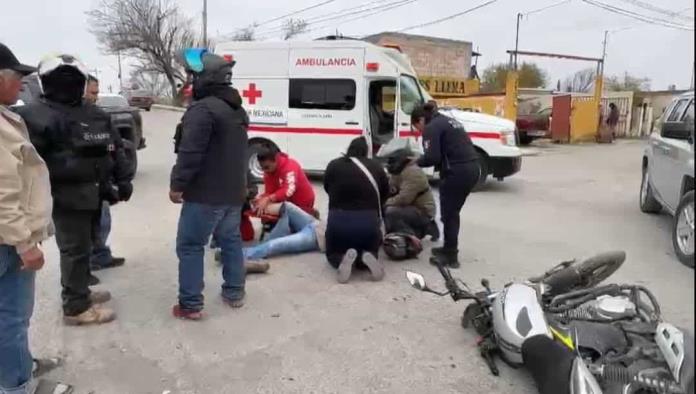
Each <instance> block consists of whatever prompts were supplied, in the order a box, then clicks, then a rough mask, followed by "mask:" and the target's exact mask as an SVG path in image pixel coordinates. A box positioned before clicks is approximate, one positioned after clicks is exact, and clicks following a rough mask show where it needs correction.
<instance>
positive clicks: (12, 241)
mask: <svg viewBox="0 0 696 394" xmlns="http://www.w3.org/2000/svg"><path fill="white" fill-rule="evenodd" d="M33 71H35V69H34V68H33V67H29V66H25V65H23V64H20V63H19V61H17V58H16V57H15V56H14V54H13V53H12V52H11V51H10V49H9V48H7V47H6V46H5V45H3V44H2V43H0V394H28V393H32V394H34V393H47V392H49V393H53V392H55V393H67V392H69V391H70V390H71V387H70V386H67V385H63V384H58V383H51V382H47V381H38V382H36V384H35V383H34V382H32V377H36V376H38V375H40V374H41V373H42V372H45V371H46V369H50V368H52V367H54V366H56V363H52V364H53V365H50V364H51V363H49V362H48V360H33V359H32V355H31V352H30V351H29V334H28V331H29V321H30V319H31V315H32V313H33V311H34V277H35V274H36V271H38V270H40V269H41V268H42V267H43V265H44V255H43V252H42V251H41V248H40V244H41V242H43V241H45V240H46V239H48V238H49V237H50V236H52V235H53V232H54V229H53V225H52V223H51V212H52V205H53V199H52V198H51V184H50V181H49V174H48V168H46V163H45V162H44V161H43V159H41V156H39V154H38V153H37V151H36V149H35V148H34V147H33V145H32V144H31V142H30V139H29V132H28V131H27V126H26V124H25V123H24V121H23V119H22V118H21V117H20V116H19V115H17V114H16V113H13V112H11V111H10V109H9V106H10V105H13V104H15V102H16V101H17V97H18V95H19V91H20V89H21V87H22V77H23V76H25V75H28V74H30V73H32V72H33ZM49 390H50V391H49Z"/></svg>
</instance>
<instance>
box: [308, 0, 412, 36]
mask: <svg viewBox="0 0 696 394" xmlns="http://www.w3.org/2000/svg"><path fill="white" fill-rule="evenodd" d="M416 1H418V0H409V1H408V2H406V3H403V4H395V5H392V6H388V7H385V8H383V9H380V10H377V11H374V12H371V13H368V14H364V15H359V16H355V17H352V18H348V19H345V20H341V21H340V22H339V23H338V24H336V25H333V24H323V25H321V26H316V27H314V28H312V29H308V30H307V31H306V32H311V31H316V30H321V29H325V28H327V27H329V25H332V27H333V26H340V25H342V24H344V23H348V22H352V21H355V20H358V19H365V18H369V17H370V16H373V15H377V14H381V13H383V12H386V11H389V10H392V9H394V8H399V7H403V6H405V5H408V4H411V3H414V2H416Z"/></svg>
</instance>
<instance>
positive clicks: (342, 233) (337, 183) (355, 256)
mask: <svg viewBox="0 0 696 394" xmlns="http://www.w3.org/2000/svg"><path fill="white" fill-rule="evenodd" d="M367 153H368V147H367V141H366V140H365V138H364V137H358V138H356V139H354V140H353V141H352V142H351V143H350V146H349V147H348V152H347V153H346V155H345V156H343V157H339V158H337V159H334V160H332V161H331V162H330V163H329V165H328V167H326V172H325V175H324V190H326V192H327V193H328V195H329V218H328V222H327V228H326V258H327V260H328V261H329V264H331V265H332V266H333V267H334V268H337V269H338V276H337V280H338V282H339V283H347V282H348V280H349V279H350V275H351V272H352V270H353V265H355V264H356V263H362V264H360V265H358V266H359V267H360V266H362V265H366V266H367V268H368V269H369V270H370V273H371V274H372V279H373V280H375V281H378V280H382V278H384V266H383V265H382V263H380V262H379V261H378V260H377V253H378V251H379V248H380V245H381V243H382V232H381V230H380V225H381V223H380V222H381V214H380V213H381V209H382V205H383V204H384V202H385V201H386V198H387V195H388V194H389V179H388V178H387V174H386V172H385V171H384V169H383V168H382V166H381V165H380V164H379V163H378V162H377V161H375V160H372V159H369V158H368V157H367Z"/></svg>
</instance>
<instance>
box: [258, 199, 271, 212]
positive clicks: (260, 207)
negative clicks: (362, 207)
mask: <svg viewBox="0 0 696 394" xmlns="http://www.w3.org/2000/svg"><path fill="white" fill-rule="evenodd" d="M270 203H271V197H269V196H264V197H261V198H258V199H256V209H257V210H258V212H259V213H263V212H264V211H265V210H266V207H268V205H269V204H270Z"/></svg>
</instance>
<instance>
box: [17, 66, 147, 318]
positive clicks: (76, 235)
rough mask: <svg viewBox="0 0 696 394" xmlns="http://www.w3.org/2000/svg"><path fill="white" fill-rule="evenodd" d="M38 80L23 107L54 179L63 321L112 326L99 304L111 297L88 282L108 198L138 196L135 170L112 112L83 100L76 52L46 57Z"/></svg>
mask: <svg viewBox="0 0 696 394" xmlns="http://www.w3.org/2000/svg"><path fill="white" fill-rule="evenodd" d="M39 77H40V78H41V85H42V88H43V93H44V95H43V97H42V98H41V99H40V100H38V101H36V102H34V103H31V104H29V105H26V106H24V107H20V108H19V109H18V110H17V112H19V114H20V115H21V116H22V117H23V118H24V120H25V121H26V123H27V126H28V129H29V134H30V137H31V141H32V143H33V144H34V146H35V147H36V149H37V151H38V152H39V154H40V155H41V156H42V158H43V159H44V161H45V162H46V165H47V166H48V170H49V174H50V178H51V189H52V194H53V201H54V207H53V221H54V223H55V226H56V242H57V243H58V248H59V249H60V266H61V284H62V286H63V292H62V297H63V315H64V318H63V319H64V321H65V323H66V324H68V325H86V324H102V323H108V322H110V321H112V320H114V319H115V317H116V316H115V314H114V312H113V311H112V310H110V309H107V308H102V307H95V304H102V303H105V302H107V301H109V299H111V294H109V293H108V292H105V291H101V292H97V291H95V292H91V291H90V290H89V287H88V285H89V279H90V275H91V274H90V266H89V264H90V255H91V253H92V240H93V238H94V236H95V234H94V233H95V229H96V226H97V224H98V222H99V218H100V213H101V206H102V201H105V200H106V201H109V202H110V203H112V204H115V203H117V202H118V201H127V200H128V199H129V198H130V196H131V194H132V193H133V186H132V185H131V179H132V169H131V166H130V163H129V162H128V160H127V158H126V156H125V152H124V151H123V145H122V142H121V140H120V138H118V137H117V133H114V131H113V130H112V127H111V119H110V117H109V116H108V115H107V114H106V113H104V112H103V111H102V110H100V109H99V108H97V107H96V106H94V105H91V104H86V103H85V102H84V101H83V94H84V92H85V84H86V82H87V71H86V68H85V67H84V65H82V64H81V63H80V62H79V61H78V60H77V59H76V58H75V57H73V56H70V55H59V56H56V57H51V58H47V59H45V60H43V61H42V62H41V63H40V64H39Z"/></svg>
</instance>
